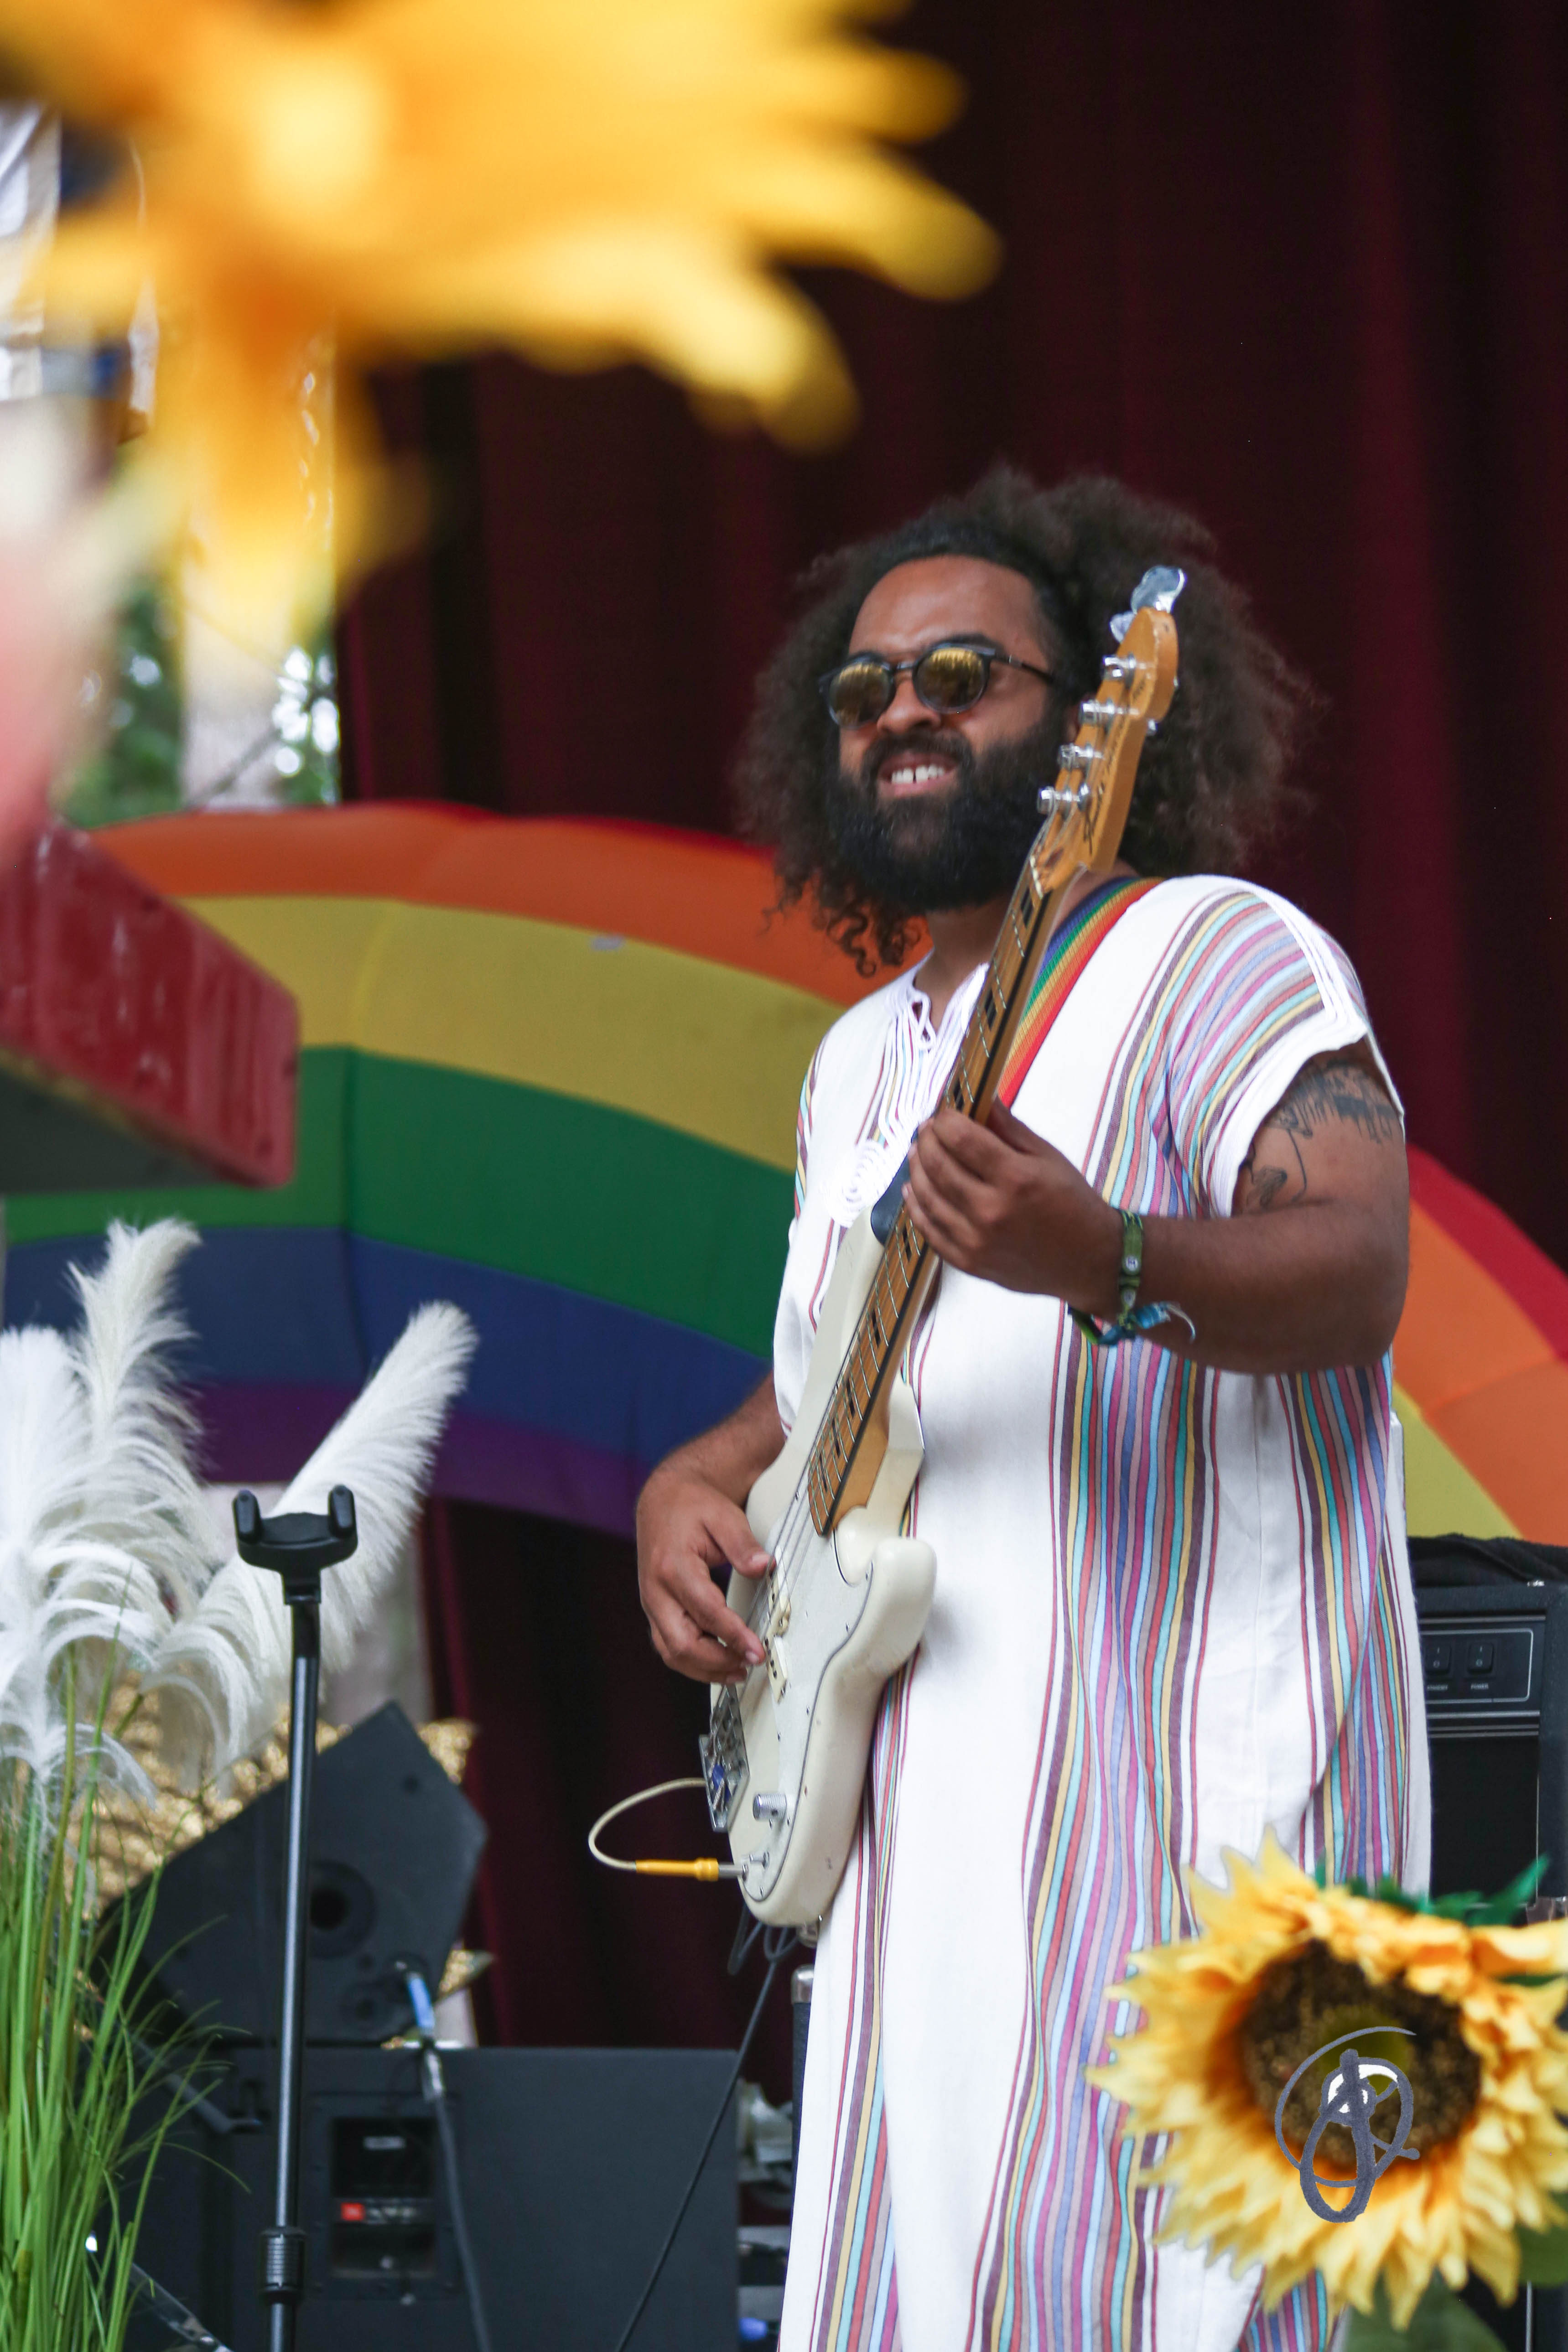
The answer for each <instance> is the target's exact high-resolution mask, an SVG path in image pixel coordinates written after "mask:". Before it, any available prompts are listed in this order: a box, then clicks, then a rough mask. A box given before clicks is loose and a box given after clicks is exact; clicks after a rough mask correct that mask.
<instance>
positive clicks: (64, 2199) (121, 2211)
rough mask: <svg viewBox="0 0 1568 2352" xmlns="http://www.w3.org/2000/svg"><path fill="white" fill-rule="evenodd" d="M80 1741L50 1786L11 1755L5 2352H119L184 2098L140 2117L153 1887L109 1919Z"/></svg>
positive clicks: (4, 1918)
mask: <svg viewBox="0 0 1568 2352" xmlns="http://www.w3.org/2000/svg"><path fill="white" fill-rule="evenodd" d="M74 1713H75V1710H74V1707H73V1706H70V1705H68V1706H67V1709H66V1720H67V1724H68V1726H69V1725H70V1724H71V1720H72V1717H73V1716H74ZM100 1728H101V1727H100ZM99 1790H100V1761H99V1757H98V1753H97V1742H96V1740H89V1739H83V1741H82V1743H81V1748H78V1745H77V1740H76V1736H75V1735H74V1732H68V1749H67V1754H66V1758H65V1762H64V1767H63V1769H62V1772H61V1774H60V1776H59V1779H58V1780H57V1781H54V1782H53V1783H52V1784H51V1785H50V1786H48V1787H47V1788H45V1787H43V1786H41V1785H40V1783H39V1781H38V1780H37V1778H36V1777H35V1776H34V1774H33V1773H32V1771H31V1770H30V1769H28V1768H27V1767H26V1765H25V1764H22V1763H20V1762H17V1761H16V1760H15V1759H0V2352H121V2346H122V2345H123V2343H124V2339H125V2331H126V2326H127V2322H128V2320H129V2317H130V2313H131V2305H132V2297H133V2291H134V2284H135V2281H134V2278H133V2275H132V2259H133V2256H134V2252H135V2243H136V2232H137V2229H138V2227H139V2224H140V2221H141V2218H142V2200H143V2199H144V2197H145V2194H146V2179H147V2177H148V2173H147V2168H146V2162H145V2160H146V2159H147V2158H150V2157H152V2156H153V2155H154V2154H155V2153H156V2149H157V2146H158V2144H159V2143H160V2142H161V2140H162V2138H163V2135H164V2133H165V2132H166V2131H167V2129H168V2127H169V2125H170V2123H171V2122H172V2121H173V2120H174V2116H175V2114H176V2111H177V2104H178V2099H177V2084H170V2085H169V2092H170V2095H169V2097H168V2098H167V2099H166V2100H164V2099H161V2098H160V2099H158V2100H154V2101H153V2102H152V2111H153V2113H154V2114H155V2115H156V2116H157V2119H156V2120H155V2121H154V2122H153V2125H152V2126H151V2128H150V2129H149V2127H148V2126H147V2125H146V2121H145V2116H146V2113H147V2110H143V2114H142V2116H141V2117H135V2111H136V2109H137V2107H138V2105H139V2103H140V2102H141V2101H142V2100H143V2099H144V2098H145V2097H146V2095H147V2094H148V2092H149V2089H150V2088H152V2087H153V2084H154V2083H155V2082H157V2083H160V2084H161V2083H162V2080H163V2078H162V2076H161V2074H160V2073H159V2070H158V2069H156V2068H155V2067H154V2065H153V2063H152V2061H151V2059H150V2057H149V2055H148V2053H147V2051H146V2047H145V2042H144V2041H143V2040H142V2036H144V2035H145V2034H146V2033H147V2031H148V2024H149V2008H150V1997H149V1995H148V1994H147V1993H146V1992H145V1991H144V1990H142V1986H141V1983H140V1982H139V1978H138V1963H139V1961H140V1959H141V1958H142V1950H143V1948H144V1946H145V1943H146V1939H147V1935H148V1931H149V1928H150V1927H151V1925H152V1916H153V1900H152V1897H153V1893H154V1891H155V1890H153V1888H148V1889H147V1890H146V1893H145V1895H143V1897H142V1899H140V1900H139V1901H137V1902H136V1903H133V1904H132V1903H121V1904H118V1905H116V1906H114V1908H113V1911H112V1913H111V1914H110V1916H109V1917H108V1918H107V1920H106V1921H104V1920H100V1919H99V1917H98V1916H97V1915H96V1908H95V1904H94V1890H93V1874H92V1871H91V1868H90V1866H89V1864H88V1863H87V1862H86V1861H85V1859H84V1857H86V1856H88V1855H89V1854H90V1853H91V1852H92V1846H93V1831H94V1826H95V1820H96V1815H97V1808H98V1801H99ZM159 2109H161V2110H162V2112H161V2114H159V2113H158V2110H159ZM133 2117H135V2121H134V2124H133ZM133 2134H134V2135H135V2136H134V2137H133ZM135 2158H142V2183H141V2186H140V2187H139V2188H138V2189H137V2190H136V2192H135V2193H134V2194H133V2195H130V2196H128V2195H127V2193H126V2189H125V2183H126V2181H127V2179H128V2178H129V2176H130V2174H131V2171H132V2161H133V2159H135ZM89 2239H91V2240H95V2241H96V2251H93V2250H91V2249H89Z"/></svg>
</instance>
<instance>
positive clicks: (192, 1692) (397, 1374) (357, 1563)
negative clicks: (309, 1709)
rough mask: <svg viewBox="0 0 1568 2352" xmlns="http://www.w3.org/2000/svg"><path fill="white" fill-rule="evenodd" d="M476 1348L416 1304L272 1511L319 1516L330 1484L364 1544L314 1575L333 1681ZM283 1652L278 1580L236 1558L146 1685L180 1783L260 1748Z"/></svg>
mask: <svg viewBox="0 0 1568 2352" xmlns="http://www.w3.org/2000/svg"><path fill="white" fill-rule="evenodd" d="M474 1344H475V1335H474V1330H473V1327H472V1325H471V1324H470V1323H469V1322H468V1318H467V1317H466V1316H465V1315H463V1314H462V1313H460V1311H459V1310H458V1308H457V1307H449V1306H447V1305H445V1304H438V1305H435V1306H430V1307H421V1308H420V1309H419V1310H418V1312H417V1313H416V1315H414V1316H413V1317H412V1318H410V1320H409V1323H408V1327H407V1328H406V1330H405V1332H404V1334H403V1337H402V1338H401V1339H399V1340H398V1341H397V1343H396V1345H395V1347H394V1348H392V1349H390V1351H389V1352H388V1354H387V1355H386V1357H385V1358H384V1360H383V1362H382V1364H381V1366H380V1369H379V1370H377V1371H376V1373H375V1374H374V1378H373V1379H372V1380H371V1381H370V1382H369V1384H368V1386H367V1387H366V1388H365V1389H364V1391H363V1393H362V1394H361V1395H360V1396H359V1397H358V1398H357V1399H356V1400H355V1402H353V1404H352V1405H351V1406H350V1407H349V1410H348V1412H346V1413H344V1415H343V1417H342V1420H341V1421H340V1422H339V1423H338V1424H337V1426H336V1427H335V1428H334V1429H333V1430H331V1432H330V1433H329V1434H328V1435H327V1436H326V1437H325V1438H324V1439H323V1440H322V1442H321V1444H320V1445H319V1446H318V1447H317V1449H316V1451H315V1453H314V1454H312V1455H311V1456H310V1460H309V1462H307V1463H306V1465H305V1466H304V1468H303V1469H302V1470H301V1471H300V1474H299V1475H298V1477H297V1478H295V1480H294V1481H293V1483H292V1484H291V1486H289V1488H288V1491H287V1492H286V1493H285V1494H284V1496H282V1498H281V1500H280V1501H279V1504H278V1507H277V1508H278V1513H279V1515H281V1514H283V1513H285V1512H288V1511H324V1510H325V1509H326V1507H327V1496H328V1495H329V1493H330V1492H331V1489H332V1487H334V1486H348V1487H350V1488H351V1489H352V1490H353V1497H354V1507H355V1512H356V1516H357V1519H358V1525H359V1548H358V1549H357V1550H356V1551H355V1552H354V1554H353V1557H352V1558H351V1559H346V1560H344V1561H343V1562H342V1565H341V1566H339V1567H337V1568H330V1569H328V1570H326V1572H325V1574H324V1576H323V1578H322V1585H321V1659H322V1663H323V1664H324V1665H325V1666H326V1668H327V1670H328V1671H329V1672H331V1671H332V1670H333V1669H334V1668H337V1667H340V1666H343V1665H346V1664H347V1663H348V1661H349V1659H350V1657H351V1656H352V1654H353V1645H354V1639H355V1636H356V1634H357V1633H359V1632H360V1631H361V1629H362V1628H363V1626H364V1625H366V1624H367V1623H368V1622H369V1621H370V1619H371V1617H372V1615H373V1614H374V1610H375V1606H376V1603H377V1602H378V1601H379V1600H380V1598H381V1596H382V1594H383V1593H384V1591H385V1589H386V1587H387V1584H388V1583H389V1582H390V1580H391V1578H392V1576H393V1573H394V1571H395V1568H396V1565H397V1561H398V1559H399V1556H400V1555H401V1553H402V1550H403V1547H404V1545H405V1543H406V1541H407V1539H408V1532H409V1528H410V1527H411V1525H412V1523H413V1519H414V1515H415V1512H416V1510H417V1508H418V1506H419V1499H420V1496H421V1494H422V1493H423V1490H424V1484H425V1481H426V1477H427V1476H428V1475H429V1470H430V1465H431V1462H432V1460H433V1459H434V1456H435V1452H436V1446H437V1441H438V1440H439V1437H440V1434H441V1426H442V1423H443V1422H444V1421H445V1419H446V1416H447V1408H448V1406H449V1405H450V1403H451V1401H452V1399H453V1397H454V1396H456V1394H457V1393H458V1390H459V1389H460V1388H461V1387H462V1384H463V1380H464V1376H465V1374H466V1372H467V1369H468V1359H469V1357H470V1356H471V1355H472V1353H473V1349H474ZM289 1654H290V1633H289V1612H288V1610H287V1607H286V1606H285V1603H284V1601H283V1591H282V1583H281V1580H280V1579H279V1577H277V1576H275V1575H274V1574H273V1573H272V1572H271V1570H267V1569H258V1568H250V1567H248V1566H247V1564H246V1562H245V1561H243V1560H242V1559H239V1558H238V1556H237V1555H235V1556H234V1557H232V1558H231V1559H228V1560H227V1561H226V1563H225V1565H224V1566H223V1567H222V1568H221V1569H220V1570H218V1572H217V1574H216V1576H215V1577H214V1578H213V1579H212V1580H211V1582H210V1583H209V1585H208V1586H207V1588H206V1591H205V1592H204V1593H203V1594H202V1596H201V1599H200V1600H199V1601H198V1602H197V1603H196V1606H195V1609H194V1610H193V1611H192V1612H190V1614H189V1615H188V1616H186V1617H184V1618H183V1619H182V1620H181V1621H180V1622H178V1623H175V1624H174V1625H171V1626H170V1628H169V1630H168V1632H167V1633H166V1635H165V1636H164V1638H163V1642H162V1643H160V1644H159V1646H158V1649H157V1652H156V1654H155V1655H154V1656H153V1658H152V1659H151V1660H150V1662H149V1669H148V1671H147V1672H146V1674H145V1675H144V1681H145V1683H146V1685H148V1686H151V1687H155V1688H159V1689H161V1690H162V1691H163V1694H164V1695H163V1698H162V1699H161V1701H160V1708H161V1715H162V1719H163V1724H164V1727H165V1733H166V1736H167V1737H169V1738H170V1739H171V1744H172V1748H173V1749H174V1754H173V1758H172V1760H174V1762H175V1764H176V1767H177V1768H183V1769H184V1771H185V1773H186V1774H187V1775H188V1774H189V1772H190V1770H191V1767H192V1762H193V1760H194V1759H195V1756H196V1755H197V1754H198V1753H199V1752H200V1750H201V1749H202V1748H207V1751H208V1758H207V1759H204V1760H210V1769H214V1770H217V1771H222V1770H223V1769H225V1768H226V1767H227V1766H228V1765H230V1764H232V1763H233V1762H234V1761H235V1760H236V1759H237V1758H239V1757H241V1756H243V1755H245V1754H247V1752H248V1750H249V1749H251V1748H254V1747H255V1746H256V1745H257V1743H258V1741H259V1740H261V1739H264V1738H266V1737H267V1735H268V1732H269V1731H270V1730H271V1729H272V1727H273V1726H274V1725H275V1724H276V1722H277V1720H278V1717H279V1714H280V1713H281V1712H282V1709H283V1706H284V1704H285V1702H286V1700H287V1697H288V1690H289ZM182 1701H184V1705H182Z"/></svg>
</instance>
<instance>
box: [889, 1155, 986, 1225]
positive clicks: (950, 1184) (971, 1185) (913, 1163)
mask: <svg viewBox="0 0 1568 2352" xmlns="http://www.w3.org/2000/svg"><path fill="white" fill-rule="evenodd" d="M910 1183H911V1184H912V1185H913V1186H914V1188H915V1193H916V1198H917V1199H918V1200H920V1201H921V1203H922V1204H923V1203H925V1202H928V1201H931V1200H935V1201H939V1202H942V1203H943V1204H944V1205H945V1206H946V1207H948V1208H949V1209H952V1210H956V1211H957V1212H958V1213H959V1214H960V1215H962V1216H963V1217H966V1218H968V1219H969V1220H970V1221H971V1222H972V1223H974V1224H976V1225H978V1224H979V1223H980V1222H981V1220H982V1218H983V1217H984V1213H985V1210H986V1206H987V1203H988V1202H990V1203H994V1201H995V1198H996V1192H995V1187H994V1184H988V1183H987V1182H986V1181H985V1179H984V1177H983V1176H979V1175H976V1174H974V1173H973V1171H971V1170H970V1169H968V1168H966V1167H965V1166H964V1165H963V1162H962V1161H961V1160H959V1159H958V1157H957V1155H956V1154H955V1153H953V1152H951V1151H949V1150H947V1148H946V1146H945V1145H944V1144H943V1142H942V1139H941V1137H940V1136H933V1135H928V1136H927V1137H926V1138H925V1139H924V1140H923V1142H922V1144H921V1146H919V1147H918V1148H917V1149H916V1150H913V1151H911V1152H910Z"/></svg>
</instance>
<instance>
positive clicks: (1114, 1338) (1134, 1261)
mask: <svg viewBox="0 0 1568 2352" xmlns="http://www.w3.org/2000/svg"><path fill="white" fill-rule="evenodd" d="M1142 1279H1143V1220H1142V1217H1141V1216H1139V1215H1138V1213H1137V1212H1136V1211H1135V1210H1132V1209H1123V1210H1121V1259H1120V1261H1119V1263H1118V1265H1117V1285H1116V1320H1115V1322H1114V1323H1097V1322H1096V1321H1095V1319H1094V1317H1093V1316H1092V1315H1086V1314H1085V1313H1084V1312H1083V1309H1082V1308H1081V1307H1068V1314H1069V1315H1070V1316H1071V1317H1072V1319H1073V1321H1074V1322H1075V1323H1076V1324H1077V1326H1078V1328H1079V1330H1080V1331H1081V1332H1082V1333H1083V1336H1084V1338H1085V1339H1088V1340H1089V1341H1091V1342H1092V1344H1093V1345H1094V1346H1095V1347H1097V1348H1120V1347H1121V1343H1122V1341H1123V1340H1124V1339H1141V1338H1142V1335H1143V1333H1144V1332H1145V1331H1152V1329H1153V1328H1154V1326H1155V1325H1156V1324H1157V1323H1166V1322H1177V1323H1184V1324H1185V1325H1186V1327H1187V1336H1188V1338H1189V1339H1196V1338H1197V1336H1198V1333H1197V1326H1196V1324H1195V1323H1194V1321H1193V1318H1192V1317H1191V1316H1190V1315H1189V1314H1187V1312H1186V1311H1185V1309H1184V1307H1175V1306H1173V1305H1172V1304H1171V1302H1170V1301H1169V1300H1163V1301H1162V1302H1161V1303H1160V1304H1159V1305H1155V1304H1154V1303H1153V1302H1152V1301H1151V1302H1150V1304H1149V1305H1148V1306H1146V1307H1140V1306H1139V1304H1138V1287H1139V1285H1140V1284H1141V1283H1142Z"/></svg>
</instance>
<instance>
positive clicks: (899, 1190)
mask: <svg viewBox="0 0 1568 2352" xmlns="http://www.w3.org/2000/svg"><path fill="white" fill-rule="evenodd" d="M1158 880H1159V877H1157V876H1156V877H1154V879H1152V880H1151V881H1146V882H1145V881H1140V880H1139V879H1138V877H1136V876H1131V877H1124V878H1122V879H1120V880H1118V881H1114V882H1107V883H1104V884H1103V885H1102V886H1101V887H1100V889H1098V890H1091V891H1090V892H1089V896H1088V898H1080V899H1079V903H1078V905H1077V906H1076V907H1075V908H1073V910H1072V913H1071V914H1070V915H1069V916H1068V919H1067V920H1066V922H1064V923H1059V924H1058V926H1057V929H1055V930H1054V931H1053V932H1052V933H1051V937H1050V943H1049V945H1048V946H1047V949H1046V952H1045V954H1044V956H1043V957H1042V958H1041V960H1040V968H1039V971H1037V973H1036V974H1035V984H1034V986H1033V988H1032V989H1031V990H1030V991H1029V1001H1028V1003H1026V1005H1025V1007H1024V1017H1023V1019H1022V1021H1021V1022H1020V1023H1019V1024H1018V1032H1017V1034H1016V1037H1015V1038H1014V1040H1013V1044H1012V1047H1011V1050H1010V1051H1009V1053H1008V1055H1007V1066H1006V1068H1005V1070H1004V1071H1003V1073H1002V1083H1001V1085H1000V1086H999V1087H997V1089H996V1092H997V1096H998V1097H999V1099H1000V1100H1001V1101H1003V1102H1005V1104H1006V1106H1007V1108H1008V1109H1009V1110H1011V1109H1012V1108H1013V1104H1014V1102H1015V1100H1016V1097H1017V1092H1018V1089H1019V1087H1021V1086H1022V1085H1023V1083H1024V1080H1025V1079H1026V1077H1027V1076H1028V1075H1029V1071H1030V1069H1031V1067H1032V1066H1033V1064H1034V1059H1035V1056H1036V1055H1037V1053H1038V1052H1039V1050H1040V1047H1041V1046H1042V1045H1044V1044H1045V1042H1046V1039H1047V1036H1048V1034H1050V1028H1051V1024H1052V1023H1053V1022H1054V1021H1055V1019H1056V1017H1057V1015H1058V1013H1059V1012H1060V1011H1061V1009H1062V1007H1063V1005H1064V1004H1065V1003H1067V1001H1068V997H1069V996H1070V995H1071V994H1072V992H1073V990H1074V988H1075V987H1076V986H1077V984H1078V982H1079V979H1080V978H1081V977H1082V974H1083V971H1084V969H1085V967H1086V965H1087V964H1088V963H1089V959H1090V957H1091V956H1092V955H1093V953H1094V951H1095V950H1096V948H1097V947H1098V946H1099V945H1100V941H1101V940H1103V939H1104V937H1105V935H1106V933H1107V932H1108V931H1111V930H1114V929H1115V928H1116V925H1117V924H1118V923H1119V922H1120V921H1121V918H1122V916H1123V915H1124V914H1125V913H1126V912H1127V909H1128V908H1129V907H1131V906H1135V905H1136V904H1137V902H1138V900H1139V899H1140V898H1143V897H1145V896H1146V894H1147V893H1148V892H1149V891H1151V890H1152V889H1155V888H1157V887H1158ZM909 1174H910V1163H909V1160H908V1158H907V1156H906V1157H905V1158H904V1159H902V1160H900V1162H899V1166H898V1172H897V1173H896V1174H895V1176H894V1178H893V1181H892V1182H891V1183H890V1184H889V1186H888V1189H887V1191H886V1192H884V1193H883V1194H882V1197H881V1199H880V1200H879V1201H878V1202H876V1203H875V1205H874V1206H873V1208H872V1211H871V1231H872V1233H873V1234H875V1235H876V1237H877V1239H878V1240H879V1242H886V1240H887V1238H888V1235H889V1234H890V1233H891V1232H892V1230H893V1225H894V1223H895V1221H896V1219H897V1217H898V1213H899V1209H900V1204H901V1202H902V1201H903V1197H904V1186H905V1184H906V1183H907V1182H908V1181H909Z"/></svg>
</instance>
